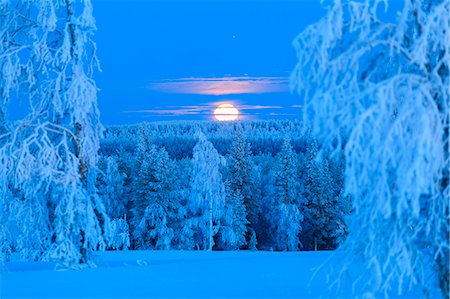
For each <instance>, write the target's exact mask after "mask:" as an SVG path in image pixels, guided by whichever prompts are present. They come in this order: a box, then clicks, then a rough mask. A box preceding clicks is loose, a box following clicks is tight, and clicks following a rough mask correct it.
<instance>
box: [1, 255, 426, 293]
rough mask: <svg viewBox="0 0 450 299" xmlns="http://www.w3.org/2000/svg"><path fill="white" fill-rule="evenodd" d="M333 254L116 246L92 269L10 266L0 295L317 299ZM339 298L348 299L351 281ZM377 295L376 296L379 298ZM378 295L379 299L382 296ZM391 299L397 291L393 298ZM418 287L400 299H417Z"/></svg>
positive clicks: (99, 256) (32, 264)
mask: <svg viewBox="0 0 450 299" xmlns="http://www.w3.org/2000/svg"><path fill="white" fill-rule="evenodd" d="M331 254H332V253H331V252H262V251H258V252H256V251H255V252H250V251H234V252H229V251H228V252H202V251H125V252H124V251H122V252H120V251H115V252H102V253H99V254H98V255H97V257H96V260H97V262H96V264H97V267H96V268H89V269H84V270H80V271H55V270H54V266H55V265H54V264H52V263H43V262H39V263H8V264H7V265H6V267H7V270H6V271H4V272H2V273H1V275H2V277H1V282H2V283H1V293H0V298H2V299H3V298H318V297H319V296H321V295H324V294H325V295H327V294H328V296H330V295H331V297H336V295H337V294H336V293H335V292H332V293H327V283H326V280H325V277H326V273H327V272H329V271H328V270H327V269H328V266H325V267H323V268H322V269H323V270H320V271H319V272H318V273H317V275H315V278H314V279H312V280H311V278H312V276H313V273H314V269H315V268H317V267H319V266H320V265H322V264H323V262H324V261H325V260H326V259H327V258H328V257H330V255H331ZM351 279H352V277H350V279H349V281H347V282H344V284H343V285H342V287H341V291H340V292H339V295H340V296H339V297H340V298H351V297H352V296H351V282H350V280H351ZM377 297H378V296H377ZM380 297H381V296H380ZM394 297H395V296H394ZM419 297H421V296H420V292H419V291H417V292H415V293H410V294H408V295H406V296H403V298H419Z"/></svg>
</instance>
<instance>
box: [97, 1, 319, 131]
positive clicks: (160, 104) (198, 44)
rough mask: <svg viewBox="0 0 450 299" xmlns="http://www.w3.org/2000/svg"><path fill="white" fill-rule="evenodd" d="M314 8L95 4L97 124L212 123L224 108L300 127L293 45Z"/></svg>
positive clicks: (300, 4) (315, 4)
mask: <svg viewBox="0 0 450 299" xmlns="http://www.w3.org/2000/svg"><path fill="white" fill-rule="evenodd" d="M319 2H320V1H249V0H247V1H148V0H147V1H117V0H114V1H108V0H94V16H95V18H96V20H97V27H98V32H97V34H96V41H97V46H98V56H99V59H100V61H101V66H102V70H103V71H102V72H101V73H98V74H96V76H95V79H96V81H97V85H98V87H99V88H100V89H101V91H100V92H99V94H98V99H99V106H100V110H101V113H102V121H103V123H104V124H106V125H108V124H124V123H136V122H141V121H155V120H177V119H210V118H211V112H212V111H213V109H214V107H215V106H216V105H217V104H218V103H223V102H232V103H234V104H235V105H236V106H237V108H238V109H239V110H240V111H241V113H242V114H243V115H244V117H245V118H247V119H268V118H299V117H300V108H299V107H300V105H301V103H302V101H301V99H300V98H299V97H298V96H296V95H292V94H291V93H290V92H289V87H288V80H287V79H288V76H289V73H290V71H291V70H292V69H293V67H294V65H295V62H296V58H295V52H294V49H293V47H292V40H293V39H294V38H295V36H296V35H297V34H298V33H299V32H301V31H302V30H303V29H304V28H305V27H306V26H307V25H308V24H311V23H313V22H315V21H317V20H318V19H319V18H320V17H321V16H322V15H323V14H324V10H323V9H322V7H321V6H320V3H319Z"/></svg>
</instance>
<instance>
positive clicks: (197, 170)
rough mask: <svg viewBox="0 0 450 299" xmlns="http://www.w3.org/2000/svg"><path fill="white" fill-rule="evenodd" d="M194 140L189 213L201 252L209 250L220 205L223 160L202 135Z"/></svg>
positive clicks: (223, 193)
mask: <svg viewBox="0 0 450 299" xmlns="http://www.w3.org/2000/svg"><path fill="white" fill-rule="evenodd" d="M197 137H198V142H197V144H196V145H195V147H194V152H193V157H192V177H191V195H190V200H189V210H190V211H191V212H192V215H194V217H195V226H196V228H197V229H198V234H199V238H200V240H199V243H200V244H198V243H197V245H198V246H200V247H201V248H202V249H204V250H212V248H213V246H214V236H215V235H216V234H217V232H218V230H219V228H220V223H219V221H220V218H221V212H222V210H223V206H224V199H225V187H224V183H223V180H222V174H221V173H220V166H224V165H225V159H224V158H223V157H222V156H221V155H219V153H218V152H217V150H216V149H215V148H214V146H213V145H212V143H211V142H209V141H208V140H207V139H206V137H205V135H204V134H203V133H201V132H198V133H197Z"/></svg>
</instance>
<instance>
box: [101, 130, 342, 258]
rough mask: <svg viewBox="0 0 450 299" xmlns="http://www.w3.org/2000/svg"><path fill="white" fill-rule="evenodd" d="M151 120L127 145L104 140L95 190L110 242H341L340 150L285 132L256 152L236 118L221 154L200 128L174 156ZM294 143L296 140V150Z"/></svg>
mask: <svg viewBox="0 0 450 299" xmlns="http://www.w3.org/2000/svg"><path fill="white" fill-rule="evenodd" d="M194 123H195V122H194ZM154 125H155V124H143V125H140V126H136V127H135V128H134V130H133V131H134V134H133V135H131V136H132V138H134V139H131V143H133V141H134V144H135V148H134V149H133V148H130V147H128V148H127V149H124V147H122V146H121V143H120V142H121V140H123V139H122V138H117V142H116V143H114V141H113V140H114V139H113V138H111V136H109V137H107V138H106V140H108V147H109V150H108V154H106V153H104V154H103V155H102V156H101V158H100V162H99V168H100V175H99V177H98V180H97V188H98V190H99V195H100V198H102V199H103V202H104V204H105V207H106V213H107V214H108V215H109V216H110V218H111V219H112V224H113V225H112V226H113V228H114V229H113V232H112V234H113V237H112V239H114V240H115V241H114V242H115V243H114V244H112V245H111V248H119V249H122V248H128V247H129V248H131V249H156V250H165V249H184V250H194V249H202V250H206V249H208V250H211V249H215V250H216V249H217V250H236V249H251V250H256V249H262V250H322V249H335V248H336V247H337V246H338V245H339V244H340V243H341V242H342V241H343V240H344V238H345V236H346V233H347V229H346V224H345V221H344V218H345V216H346V215H348V214H349V213H350V211H351V201H350V198H349V197H347V196H344V194H343V170H344V160H343V156H342V155H340V156H337V158H333V159H331V158H330V157H329V156H327V155H324V154H323V155H319V152H318V145H317V142H316V141H315V139H314V138H313V137H312V136H311V135H310V134H309V133H308V131H305V132H307V133H305V134H303V135H302V136H300V137H298V136H296V137H297V138H298V139H297V140H294V141H293V140H292V139H291V137H290V136H289V134H287V133H288V131H289V130H287V132H284V133H285V134H284V137H283V139H282V140H278V139H277V140H276V141H274V142H278V143H280V144H278V145H277V146H276V147H275V148H278V149H279V150H277V151H276V152H272V151H271V149H272V148H270V149H269V150H268V151H266V152H264V153H260V154H257V155H254V154H253V153H252V148H251V145H250V143H249V142H248V140H247V136H248V132H249V131H251V132H254V131H253V130H254V129H252V130H248V128H250V127H252V124H251V122H244V123H234V124H233V125H232V126H231V128H232V132H231V133H230V134H228V135H225V136H224V137H223V138H222V140H219V141H218V140H216V141H218V144H225V143H227V142H228V143H229V145H230V146H229V147H228V148H229V149H228V152H226V153H224V154H223V155H221V154H220V153H219V152H218V150H217V149H216V148H215V146H214V145H213V143H212V142H210V141H209V140H208V138H207V136H206V135H205V134H204V133H202V132H201V131H198V132H196V133H194V135H195V136H192V138H193V139H194V140H196V144H195V145H194V146H193V148H192V154H190V155H187V156H186V157H184V158H181V159H172V158H171V157H170V155H169V152H170V151H172V149H171V148H165V147H163V146H157V145H155V143H154V142H153V139H154V135H152V134H153V133H154ZM177 125H178V124H177V123H172V125H171V126H173V127H174V128H170V130H167V131H166V134H168V135H170V134H172V132H173V131H174V130H177V128H176V126H177ZM215 125H216V124H214V126H215ZM284 125H285V126H286V127H289V126H290V125H291V124H290V123H289V122H288V121H286V122H284ZM227 126H230V124H227ZM206 127H207V126H206ZM114 130H115V131H116V133H115V134H114V136H116V137H118V136H119V135H121V134H120V133H119V134H117V130H118V128H117V127H116V128H114ZM124 131H125V133H124V134H127V135H128V134H129V132H128V131H129V127H124ZM206 131H207V132H208V129H206ZM282 131H283V126H281V127H279V129H278V130H277V134H275V135H277V137H279V136H281V135H282V134H281V133H282ZM190 133H192V132H189V133H187V134H190ZM297 133H298V131H297ZM107 135H108V134H107ZM128 136H130V135H128ZM159 136H160V137H161V135H159ZM267 139H270V136H268V138H267ZM129 140H130V139H129ZM294 142H295V143H296V144H302V145H303V147H302V148H300V147H299V150H298V151H295V150H294V147H293V146H292V143H294ZM172 146H174V147H176V146H177V144H176V143H173V144H172ZM112 148H115V149H116V151H115V153H114V151H112V150H111V149H112ZM302 150H303V151H302ZM189 156H192V158H190V157H189Z"/></svg>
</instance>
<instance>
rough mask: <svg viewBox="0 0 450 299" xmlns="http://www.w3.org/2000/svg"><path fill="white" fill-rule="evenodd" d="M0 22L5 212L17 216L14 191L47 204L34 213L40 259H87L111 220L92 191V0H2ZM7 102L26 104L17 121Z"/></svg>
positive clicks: (0, 188) (98, 130) (97, 128)
mask: <svg viewBox="0 0 450 299" xmlns="http://www.w3.org/2000/svg"><path fill="white" fill-rule="evenodd" d="M0 24H1V26H0V77H1V78H2V79H1V80H0V98H1V101H0V127H1V129H0V134H2V135H1V136H0V192H1V193H0V201H1V207H2V213H1V215H2V216H1V217H2V218H8V217H9V216H11V215H14V213H15V211H14V210H11V208H12V206H11V205H10V204H9V203H10V202H11V201H13V200H17V197H16V195H17V194H18V193H20V197H21V200H22V201H23V202H24V203H25V202H27V201H28V202H31V201H34V203H33V204H34V205H37V206H38V207H39V209H38V210H40V211H44V212H43V213H41V214H40V215H37V214H35V215H34V216H33V217H38V218H41V217H44V218H45V219H41V221H44V222H46V223H48V227H49V228H50V229H49V231H48V233H45V234H46V235H45V236H44V235H42V236H41V237H40V240H41V248H40V249H39V252H37V256H38V258H48V259H57V260H59V261H63V263H64V264H66V265H69V266H72V267H77V265H80V264H86V263H89V260H90V252H91V251H92V250H95V249H102V248H104V246H105V241H106V240H105V239H104V237H103V235H104V232H106V231H107V230H108V223H109V220H108V217H107V216H106V214H105V212H104V206H103V204H102V203H101V201H100V200H99V198H98V196H97V195H96V190H95V178H96V163H97V157H98V156H97V151H98V148H99V139H100V136H101V134H102V129H103V128H102V125H101V124H100V121H99V111H98V109H97V96H96V93H97V88H96V86H95V82H94V81H93V79H92V75H93V72H94V69H95V68H96V67H97V66H98V65H97V59H96V55H95V51H96V46H95V43H94V41H93V40H92V36H93V33H94V31H95V29H96V28H95V21H94V19H93V17H92V3H91V1H90V0H64V1H52V0H43V1H37V0H35V1H8V0H6V1H2V2H1V3H0ZM13 101H20V102H22V103H24V104H25V105H26V106H27V107H28V111H27V113H26V115H25V116H24V117H23V118H22V119H19V120H17V121H14V122H13V121H10V120H9V119H8V107H9V105H10V104H11V103H12V102H13ZM1 222H2V223H10V221H9V219H1ZM47 240H50V244H46V243H45V242H46V241H47ZM8 242H11V239H10V240H8Z"/></svg>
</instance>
